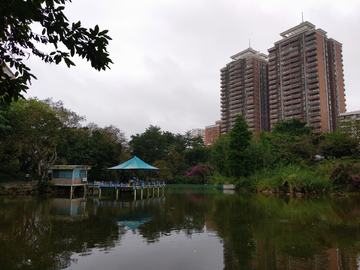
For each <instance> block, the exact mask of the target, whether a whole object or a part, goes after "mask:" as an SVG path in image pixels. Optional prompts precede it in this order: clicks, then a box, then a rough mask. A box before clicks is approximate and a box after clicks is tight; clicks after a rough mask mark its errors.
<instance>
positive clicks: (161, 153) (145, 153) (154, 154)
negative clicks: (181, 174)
mask: <svg viewBox="0 0 360 270" xmlns="http://www.w3.org/2000/svg"><path fill="white" fill-rule="evenodd" d="M130 146H131V153H132V155H134V156H138V157H139V158H140V159H142V160H144V161H145V162H147V163H150V164H152V163H153V162H154V161H156V160H165V159H166V157H167V156H168V155H169V154H170V149H168V147H167V143H166V137H165V136H164V135H163V132H162V131H161V128H160V127H158V126H153V125H150V126H149V127H148V128H147V129H146V130H145V132H144V133H142V134H136V135H131V141H130Z"/></svg>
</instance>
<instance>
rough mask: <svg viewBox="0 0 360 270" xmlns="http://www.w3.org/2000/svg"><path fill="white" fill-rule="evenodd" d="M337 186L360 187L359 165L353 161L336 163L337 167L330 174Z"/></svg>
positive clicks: (356, 188) (355, 188) (357, 188)
mask: <svg viewBox="0 0 360 270" xmlns="http://www.w3.org/2000/svg"><path fill="white" fill-rule="evenodd" d="M330 177H331V180H332V182H333V184H334V185H335V186H337V187H338V188H353V189H354V190H359V189H360V165H359V164H353V163H346V164H342V163H338V166H337V168H336V169H335V170H334V171H333V172H332V173H331V175H330Z"/></svg>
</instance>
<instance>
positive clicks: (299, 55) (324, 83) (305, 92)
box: [268, 22, 346, 133]
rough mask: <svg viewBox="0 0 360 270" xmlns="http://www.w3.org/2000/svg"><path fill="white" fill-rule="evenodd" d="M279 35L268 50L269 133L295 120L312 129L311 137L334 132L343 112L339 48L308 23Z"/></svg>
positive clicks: (320, 30)
mask: <svg viewBox="0 0 360 270" xmlns="http://www.w3.org/2000/svg"><path fill="white" fill-rule="evenodd" d="M280 35H281V36H282V39H281V40H279V41H278V42H275V44H274V46H273V47H272V48H270V49H269V50H268V51H269V66H268V76H269V77H268V79H269V112H270V129H272V128H273V127H274V124H275V123H276V122H277V121H280V120H285V121H286V120H290V119H292V118H299V119H301V120H302V121H306V122H308V123H309V125H312V126H315V130H314V132H315V133H326V132H331V131H334V130H336V129H337V125H338V124H337V118H338V116H339V115H340V113H344V112H345V111H346V108H345V93H344V91H345V90H344V74H343V64H342V44H341V43H339V42H337V41H336V40H334V39H331V38H328V37H327V35H326V32H325V31H324V30H322V29H316V28H315V25H313V24H311V23H309V22H303V23H301V24H299V25H298V26H295V27H293V28H291V29H289V30H287V31H285V32H283V33H281V34H280Z"/></svg>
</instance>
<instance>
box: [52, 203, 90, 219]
mask: <svg viewBox="0 0 360 270" xmlns="http://www.w3.org/2000/svg"><path fill="white" fill-rule="evenodd" d="M85 207H86V199H85V198H78V199H67V198H52V199H50V209H51V210H50V211H51V214H52V215H54V217H55V219H60V220H73V219H79V218H80V219H83V218H87V217H88V215H87V213H86V212H85Z"/></svg>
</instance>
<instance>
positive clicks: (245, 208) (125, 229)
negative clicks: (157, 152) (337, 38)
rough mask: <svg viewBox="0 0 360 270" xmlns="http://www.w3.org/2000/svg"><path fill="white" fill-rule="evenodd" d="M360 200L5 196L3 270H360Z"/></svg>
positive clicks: (190, 194)
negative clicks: (135, 198) (136, 198)
mask: <svg viewBox="0 0 360 270" xmlns="http://www.w3.org/2000/svg"><path fill="white" fill-rule="evenodd" d="M359 217H360V197H356V196H350V197H340V198H339V197H330V196H314V197H307V198H296V197H289V196H283V197H278V196H264V195H259V194H223V192H222V191H220V190H172V189H166V190H165V193H164V194H160V195H159V196H157V195H155V197H154V198H149V199H143V200H140V199H138V200H136V201H134V197H133V196H131V195H130V196H120V197H119V198H118V200H116V198H115V196H108V197H102V198H101V199H99V197H96V196H93V197H89V196H88V197H86V198H84V197H81V195H80V197H76V198H74V199H69V198H67V197H66V198H65V197H64V198H60V197H57V198H51V197H40V198H33V197H24V198H14V199H10V198H3V197H0V269H4V270H12V269H42V270H48V269H52V270H53V269H54V270H55V269H76V270H80V269H84V270H85V269H86V270H93V269H94V270H95V269H96V270H97V269H106V270H107V269H114V270H115V269H116V270H118V269H125V270H128V269H129V270H131V269H149V270H152V269H157V270H161V269H175V270H176V269H196V270H201V269H227V270H228V269H229V270H230V269H331V270H334V269H351V270H353V269H359V266H360V226H359V225H360V219H359Z"/></svg>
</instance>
